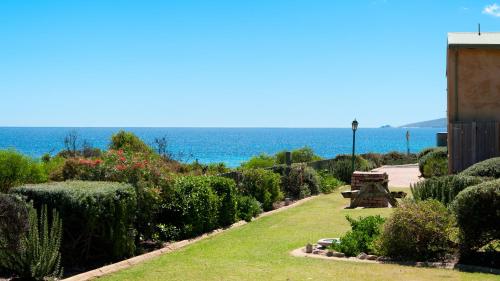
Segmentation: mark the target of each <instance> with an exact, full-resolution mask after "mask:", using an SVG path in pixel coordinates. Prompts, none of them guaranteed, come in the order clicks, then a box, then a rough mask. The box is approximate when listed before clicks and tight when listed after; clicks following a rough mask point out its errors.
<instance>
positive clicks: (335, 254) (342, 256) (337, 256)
mask: <svg viewBox="0 0 500 281" xmlns="http://www.w3.org/2000/svg"><path fill="white" fill-rule="evenodd" d="M332 257H336V258H345V254H344V253H341V252H333V254H332Z"/></svg>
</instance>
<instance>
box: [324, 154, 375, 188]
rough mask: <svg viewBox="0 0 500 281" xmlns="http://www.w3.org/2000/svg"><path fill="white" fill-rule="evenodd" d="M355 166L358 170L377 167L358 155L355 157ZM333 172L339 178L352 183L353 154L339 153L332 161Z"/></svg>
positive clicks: (368, 169)
mask: <svg viewBox="0 0 500 281" xmlns="http://www.w3.org/2000/svg"><path fill="white" fill-rule="evenodd" d="M354 168H355V170H356V171H370V170H372V169H374V168H376V165H375V164H374V163H373V162H371V161H368V160H366V159H364V158H363V157H361V156H359V155H356V156H355V158H354ZM330 169H331V173H332V174H333V176H334V177H336V178H337V179H339V180H341V181H343V182H345V183H351V177H352V173H353V170H352V156H351V155H338V156H337V157H335V159H334V160H333V161H332V167H331V168H330Z"/></svg>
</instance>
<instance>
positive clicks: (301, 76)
mask: <svg viewBox="0 0 500 281" xmlns="http://www.w3.org/2000/svg"><path fill="white" fill-rule="evenodd" d="M498 4H500V1H499V2H498ZM479 22H480V23H481V24H482V29H483V31H500V7H499V6H498V5H496V4H495V2H494V1H477V0H476V1H441V0H440V1H435V0H427V1H424V0H422V1H411V2H410V1H406V0H405V1H403V0H400V1H394V0H386V1H383V0H366V1H315V0H304V1H293V0H287V1H274V0H254V1H243V0H241V1H236V0H228V1H216V0H214V1H187V0H182V1H124V0H121V1H105V0H99V1H89V0H87V1H55V0H54V1H41V0H36V1H17V0H2V1H0V97H1V103H0V126H160V127H171V126H174V127H184V126H189V127H207V126H211V127H348V126H349V124H350V122H351V120H352V119H353V118H354V117H356V118H357V119H358V120H359V122H360V126H364V127H378V126H381V125H384V124H392V125H401V124H404V123H409V122H414V121H422V120H428V119H433V118H440V117H444V116H445V114H446V77H445V60H446V33H447V32H450V31H476V29H477V23H479Z"/></svg>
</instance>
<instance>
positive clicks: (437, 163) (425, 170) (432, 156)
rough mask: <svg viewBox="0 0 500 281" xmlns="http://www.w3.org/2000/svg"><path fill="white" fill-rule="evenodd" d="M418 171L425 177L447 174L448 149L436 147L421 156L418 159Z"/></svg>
mask: <svg viewBox="0 0 500 281" xmlns="http://www.w3.org/2000/svg"><path fill="white" fill-rule="evenodd" d="M418 167H419V170H420V173H421V174H422V176H424V177H425V178H430V177H439V176H444V175H446V174H448V151H447V149H446V148H436V149H434V150H433V151H431V152H428V153H427V154H425V155H424V156H422V157H421V158H420V159H419V161H418Z"/></svg>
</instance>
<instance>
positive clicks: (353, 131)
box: [352, 119, 358, 172]
mask: <svg viewBox="0 0 500 281" xmlns="http://www.w3.org/2000/svg"><path fill="white" fill-rule="evenodd" d="M357 129H358V121H356V119H354V121H352V172H354V161H355V159H354V157H355V152H356V150H355V147H356V130H357Z"/></svg>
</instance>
